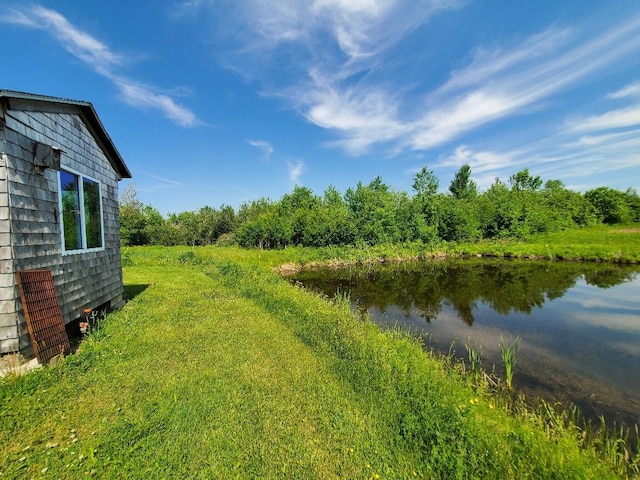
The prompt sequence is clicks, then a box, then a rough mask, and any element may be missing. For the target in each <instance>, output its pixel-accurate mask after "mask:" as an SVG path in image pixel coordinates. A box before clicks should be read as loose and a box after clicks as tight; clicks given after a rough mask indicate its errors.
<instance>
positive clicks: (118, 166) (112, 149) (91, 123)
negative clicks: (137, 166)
mask: <svg viewBox="0 0 640 480" xmlns="http://www.w3.org/2000/svg"><path fill="white" fill-rule="evenodd" d="M0 98H6V99H9V100H11V99H16V100H26V101H30V102H35V103H45V104H48V105H65V106H69V105H71V106H75V107H77V108H78V110H79V111H80V115H81V117H82V120H83V122H84V123H85V125H86V126H87V127H88V128H89V130H90V132H91V134H92V135H93V137H94V138H95V139H96V141H97V142H98V145H99V146H100V148H101V149H102V150H103V151H104V152H105V154H106V156H107V158H108V159H109V162H110V163H111V165H112V166H113V169H114V170H115V171H116V173H117V174H118V175H119V177H120V179H122V178H131V172H130V171H129V169H128V168H127V165H126V164H125V163H124V160H123V159H122V156H120V152H118V149H117V148H116V146H115V144H114V143H113V141H112V140H111V137H110V136H109V134H108V133H107V131H106V130H105V128H104V125H102V122H101V121H100V118H99V117H98V114H97V113H96V111H95V109H94V108H93V105H92V104H91V103H90V102H85V101H82V100H71V99H67V98H59V97H50V96H47V95H37V94H33V93H25V92H17V91H14V90H0Z"/></svg>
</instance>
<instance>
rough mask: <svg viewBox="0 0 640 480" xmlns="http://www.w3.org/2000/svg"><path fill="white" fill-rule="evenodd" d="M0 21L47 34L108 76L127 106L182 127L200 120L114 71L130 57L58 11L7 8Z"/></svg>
mask: <svg viewBox="0 0 640 480" xmlns="http://www.w3.org/2000/svg"><path fill="white" fill-rule="evenodd" d="M0 22H3V23H10V24H14V25H20V26H24V27H27V28H33V29H37V30H42V31H44V32H46V33H48V34H49V35H51V36H52V37H53V38H55V39H56V40H57V41H58V42H59V43H60V44H61V45H62V46H63V47H64V48H65V49H66V50H67V51H68V52H69V53H71V54H72V55H73V56H75V57H76V58H78V59H80V60H81V61H82V62H84V63H85V64H87V65H88V66H90V67H91V68H92V69H93V70H94V71H95V72H96V73H98V74H99V75H102V76H103V77H105V78H107V79H109V80H110V81H111V82H112V83H113V84H114V85H115V86H116V87H117V89H118V90H119V91H120V94H121V99H122V101H124V102H125V103H127V104H128V105H131V106H134V107H142V108H151V109H154V110H158V111H160V112H161V113H162V114H163V115H164V116H165V117H167V118H169V119H170V120H171V121H173V122H174V123H176V124H178V125H181V126H184V127H191V126H194V125H197V124H199V123H201V122H200V121H199V120H198V118H197V116H196V115H195V114H194V113H193V112H192V111H191V110H189V109H188V108H186V107H184V106H182V105H180V104H179V103H177V102H176V101H175V100H174V99H173V98H171V97H170V96H169V95H167V94H166V93H163V92H161V91H159V90H158V89H156V88H154V87H151V86H149V85H146V84H144V83H142V82H139V81H136V80H133V79H130V78H127V77H126V76H124V75H122V74H120V73H117V71H118V69H119V68H122V67H124V66H125V65H126V63H128V61H129V59H128V58H127V57H126V56H124V55H122V54H119V53H117V52H114V51H113V50H112V49H110V48H109V46H107V45H106V44H105V43H104V42H102V41H100V40H99V39H97V38H95V37H93V36H92V35H90V34H89V33H87V32H84V31H82V30H80V29H79V28H77V27H76V26H75V25H73V24H72V23H71V22H69V20H67V18H66V17H64V16H63V15H62V14H60V13H59V12H57V11H55V10H52V9H49V8H45V7H43V6H39V5H34V6H30V7H25V8H23V9H13V10H8V11H7V13H5V14H3V15H2V16H0Z"/></svg>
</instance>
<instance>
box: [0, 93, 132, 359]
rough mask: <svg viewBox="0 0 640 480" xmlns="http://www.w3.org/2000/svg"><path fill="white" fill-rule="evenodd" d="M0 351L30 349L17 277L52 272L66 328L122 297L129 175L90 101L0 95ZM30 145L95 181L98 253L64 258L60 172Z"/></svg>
mask: <svg viewBox="0 0 640 480" xmlns="http://www.w3.org/2000/svg"><path fill="white" fill-rule="evenodd" d="M0 107H1V110H0V353H6V352H14V351H18V350H21V351H25V350H27V351H28V350H29V344H30V341H29V336H28V332H27V328H26V325H25V323H24V317H23V315H22V306H21V303H20V299H19V297H18V290H17V287H16V282H15V272H16V271H21V270H30V269H36V268H47V269H49V270H51V273H52V275H53V278H54V283H55V286H56V292H57V295H58V301H59V303H60V308H61V310H62V315H63V318H64V320H65V323H69V322H71V321H73V320H75V319H76V318H78V317H79V316H80V315H81V313H82V310H83V309H84V308H96V307H98V306H101V305H103V304H110V305H115V304H117V303H119V302H120V301H121V299H122V268H121V264H120V239H119V216H118V213H119V210H118V181H119V180H120V179H121V178H123V177H130V176H131V175H130V174H129V171H128V169H127V167H126V166H125V165H124V163H123V162H122V159H121V158H120V156H119V154H118V153H117V150H116V149H115V147H114V146H113V144H112V143H111V140H110V139H109V137H108V135H107V134H106V132H105V131H104V129H103V127H102V124H101V123H100V121H99V119H98V118H97V115H96V114H95V111H94V110H93V107H92V106H91V104H89V103H87V102H77V101H70V100H64V99H57V98H53V97H42V96H37V95H30V94H21V93H19V92H8V91H2V90H0ZM34 142H40V143H43V144H46V145H51V146H54V147H58V148H60V149H61V150H62V152H63V153H62V154H61V157H60V159H61V167H62V168H63V169H64V168H65V167H66V168H68V169H70V170H72V171H75V172H78V173H80V174H82V175H86V176H87V177H90V178H92V179H94V180H97V181H98V182H100V184H101V197H102V213H103V231H104V249H100V250H97V251H79V252H75V253H69V252H67V253H63V248H62V235H61V226H62V224H61V215H60V212H59V210H60V206H59V194H58V189H59V178H58V175H59V174H58V171H56V170H53V169H50V168H44V169H43V168H40V167H36V166H35V165H34V153H33V152H34Z"/></svg>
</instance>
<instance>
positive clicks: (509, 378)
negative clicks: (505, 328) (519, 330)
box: [500, 335, 520, 390]
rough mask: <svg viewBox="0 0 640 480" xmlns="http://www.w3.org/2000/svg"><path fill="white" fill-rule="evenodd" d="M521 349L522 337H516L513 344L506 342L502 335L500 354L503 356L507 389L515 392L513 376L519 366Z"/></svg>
mask: <svg viewBox="0 0 640 480" xmlns="http://www.w3.org/2000/svg"><path fill="white" fill-rule="evenodd" d="M519 348H520V337H519V336H518V337H516V338H515V339H514V340H513V341H512V342H511V341H510V342H509V343H505V342H504V338H502V335H500V354H501V355H502V363H503V364H504V369H505V374H504V380H505V384H506V385H507V388H508V389H509V390H513V374H514V373H515V369H516V365H517V364H518V349H519Z"/></svg>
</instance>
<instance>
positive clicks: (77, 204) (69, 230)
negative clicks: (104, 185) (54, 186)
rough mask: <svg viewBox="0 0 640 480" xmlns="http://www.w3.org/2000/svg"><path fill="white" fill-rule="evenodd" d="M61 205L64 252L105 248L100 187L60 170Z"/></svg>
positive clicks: (79, 176)
mask: <svg viewBox="0 0 640 480" xmlns="http://www.w3.org/2000/svg"><path fill="white" fill-rule="evenodd" d="M60 206H61V210H62V236H63V239H62V240H63V243H64V250H65V251H72V250H84V249H89V248H102V246H103V244H102V209H101V205H100V184H99V183H98V182H96V181H95V180H91V179H89V178H85V177H83V176H81V175H76V174H74V173H71V172H67V171H65V170H60Z"/></svg>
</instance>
